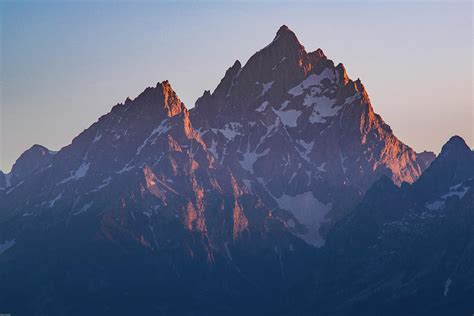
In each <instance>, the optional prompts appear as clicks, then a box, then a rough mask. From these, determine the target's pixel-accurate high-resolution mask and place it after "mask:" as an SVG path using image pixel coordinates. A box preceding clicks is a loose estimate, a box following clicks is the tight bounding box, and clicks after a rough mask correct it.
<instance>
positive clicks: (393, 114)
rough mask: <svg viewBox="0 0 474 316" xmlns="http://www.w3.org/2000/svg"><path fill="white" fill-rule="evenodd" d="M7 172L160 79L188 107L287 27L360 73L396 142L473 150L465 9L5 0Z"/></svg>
mask: <svg viewBox="0 0 474 316" xmlns="http://www.w3.org/2000/svg"><path fill="white" fill-rule="evenodd" d="M0 12H1V15H0V19H1V24H0V27H1V38H0V40H1V41H0V44H1V47H0V53H1V57H0V58H1V63H0V67H1V68H0V80H1V95H0V102H1V104H0V105H1V108H0V110H1V112H0V124H1V128H0V132H1V133H0V140H1V142H0V169H2V170H4V171H9V170H10V168H11V165H12V163H13V162H14V161H15V159H16V158H17V157H18V156H19V155H20V154H21V152H23V151H24V150H25V149H27V148H28V147H30V146H31V145H33V144H35V143H39V144H42V145H45V146H47V147H48V148H50V149H52V150H58V149H59V148H61V147H62V146H65V145H67V144H69V143H70V142H71V140H72V138H73V137H75V136H76V135H77V134H78V133H80V132H81V131H82V130H84V129H85V128H87V127H88V126H90V125H91V124H92V123H93V122H95V121H96V120H97V119H98V118H99V116H101V115H103V114H105V113H107V112H108V111H109V110H110V108H111V107H112V106H113V105H115V104H116V103H119V102H122V101H123V100H125V99H126V97H127V96H130V97H132V98H133V97H135V96H137V95H138V94H139V93H140V92H141V91H143V90H144V89H145V88H146V87H147V86H154V85H156V83H157V82H159V81H162V80H170V82H171V85H172V86H173V88H174V89H175V91H176V92H177V93H178V95H179V96H180V98H181V99H182V100H183V102H184V103H185V104H186V106H187V107H188V108H190V107H193V105H194V102H195V100H196V99H197V98H198V97H199V96H200V95H201V94H202V93H203V91H204V90H213V89H214V88H215V87H216V85H217V84H218V83H219V81H220V79H221V78H222V76H223V75H224V73H225V71H226V69H227V68H228V67H230V66H231V65H232V64H233V62H234V61H235V60H236V59H239V60H240V61H241V62H242V63H245V62H246V61H247V59H248V58H249V57H250V56H251V55H252V54H253V53H255V52H256V51H257V50H259V49H261V48H262V47H264V46H265V45H267V44H268V43H269V42H271V41H272V39H273V37H274V36H275V33H276V31H277V30H278V28H279V27H280V25H282V24H286V25H288V26H289V27H290V28H291V29H292V30H293V31H294V32H295V33H296V35H297V36H298V38H299V39H300V42H301V43H302V44H303V45H304V46H305V47H306V49H307V50H308V51H313V50H315V49H317V48H321V49H322V50H323V51H324V52H325V54H326V55H327V56H328V57H329V58H331V59H332V60H334V62H335V63H339V62H342V63H343V64H344V65H345V66H346V68H347V70H348V73H349V76H350V77H352V78H353V79H356V78H360V79H361V80H362V82H363V83H364V85H365V86H366V88H367V90H368V92H369V95H370V97H371V100H372V104H373V106H374V108H375V110H376V112H378V113H379V114H381V115H382V117H383V118H384V120H385V121H386V122H387V123H388V124H389V125H391V127H392V128H393V130H394V131H395V134H396V135H397V136H398V137H399V138H400V139H401V140H402V141H404V142H405V143H407V144H408V145H410V146H412V147H414V148H415V149H416V150H418V151H422V150H424V149H428V150H433V151H439V149H440V147H441V145H442V144H443V143H444V142H445V141H446V140H447V139H448V138H449V137H450V136H451V135H453V134H459V135H461V136H462V137H464V138H465V139H466V141H468V143H469V144H470V145H471V146H472V145H473V144H474V136H473V125H474V123H473V122H474V117H473V94H472V92H473V82H472V72H473V61H472V49H473V46H472V44H473V42H472V40H473V29H472V4H471V3H470V1H465V2H463V1H437V2H427V1H424V2H420V1H417V2H406V1H399V2H376V1H332V2H321V1H309V2H308V1H307V2H299V3H298V2H295V1H292V2H274V1H261V2H196V1H194V2H150V1H138V2H115V1H114V2H112V1H88V2H84V1H62V2H61V1H56V2H45V1H32V2H22V1H3V2H0Z"/></svg>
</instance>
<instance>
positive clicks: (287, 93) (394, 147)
mask: <svg viewBox="0 0 474 316" xmlns="http://www.w3.org/2000/svg"><path fill="white" fill-rule="evenodd" d="M191 119H192V121H193V124H194V126H196V128H197V129H198V130H199V131H200V133H201V136H202V138H203V140H204V141H205V143H206V145H207V147H208V148H209V149H210V150H211V151H212V152H213V153H214V155H215V157H216V158H217V159H218V160H219V162H221V163H222V164H223V165H224V166H228V167H229V168H230V169H231V170H232V172H233V173H234V174H235V175H236V176H237V177H238V178H240V179H244V180H245V182H246V183H247V184H248V187H249V189H250V190H251V191H252V192H253V193H256V194H258V195H260V196H262V197H263V198H264V200H265V202H266V203H267V204H269V205H275V206H279V207H280V208H281V209H286V210H287V211H290V212H289V213H290V214H286V215H282V216H283V217H286V218H287V220H288V222H287V223H288V225H289V226H293V230H294V233H295V234H296V235H298V236H301V237H302V238H303V239H304V240H306V241H307V242H308V243H311V244H313V245H316V246H321V245H322V244H323V243H324V236H323V235H324V229H319V226H322V227H324V225H326V226H327V224H332V223H335V222H336V221H337V220H338V219H339V218H340V217H342V216H343V215H345V214H347V211H348V210H350V209H351V208H352V207H353V206H354V205H355V204H356V203H357V202H358V201H359V200H360V198H361V196H362V194H363V193H364V192H365V191H366V190H367V188H369V187H370V185H371V184H372V183H373V182H374V181H376V180H377V179H378V178H379V177H380V176H381V175H387V176H389V177H390V178H391V179H392V180H393V181H394V182H395V183H397V184H398V185H400V184H401V183H402V182H408V183H412V182H413V181H415V180H416V179H418V177H419V176H420V174H421V173H422V171H423V170H424V169H425V168H426V167H427V166H428V165H429V163H430V161H431V160H432V159H434V155H430V154H429V153H424V154H423V155H421V156H418V155H417V154H416V153H415V152H414V151H413V150H412V149H411V148H410V147H408V146H406V145H404V144H403V143H402V142H401V141H399V140H398V139H397V138H396V137H395V135H394V134H393V132H392V130H391V129H390V127H389V126H388V125H387V124H386V123H385V122H384V121H383V120H382V118H381V117H380V116H379V115H377V114H375V113H374V110H373V108H372V105H371V103H370V99H369V96H368V94H367V92H366V90H365V88H364V86H363V85H362V83H361V82H360V81H359V80H357V81H353V80H351V79H350V78H348V76H347V73H346V71H345V69H344V66H343V65H342V64H339V65H337V66H335V65H334V63H333V62H332V61H331V60H329V59H327V57H326V56H325V55H324V53H323V52H322V51H321V50H320V49H318V50H316V51H314V52H311V53H307V52H306V50H305V49H304V47H303V46H302V45H301V44H300V43H299V41H298V39H297V38H296V36H295V34H294V33H293V32H292V31H291V30H289V29H288V28H287V27H286V26H282V27H281V28H280V29H279V30H278V32H277V34H276V37H275V39H274V40H273V41H272V42H271V43H270V44H269V45H268V46H267V47H265V48H263V49H262V50H260V51H259V52H257V53H256V54H255V55H253V56H252V57H251V58H250V59H249V61H248V62H247V63H246V65H245V66H244V67H241V64H240V63H239V62H238V61H236V62H235V64H234V65H233V66H232V67H231V68H230V69H229V70H228V71H227V72H226V74H225V76H224V78H223V79H222V80H221V82H220V84H219V85H218V86H217V87H216V89H215V90H214V92H213V93H212V94H211V93H210V92H209V91H206V92H205V93H204V95H203V96H202V97H201V98H200V99H199V100H198V101H197V102H196V107H195V108H194V109H192V110H191ZM301 200H303V202H302V203H296V201H301ZM286 205H287V206H289V207H285V206H286ZM292 206H294V207H292ZM296 206H297V207H296ZM295 223H296V225H295ZM314 225H317V226H318V228H317V229H316V230H315V229H314ZM326 228H327V227H326Z"/></svg>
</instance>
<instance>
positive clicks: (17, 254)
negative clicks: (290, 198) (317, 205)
mask: <svg viewBox="0 0 474 316" xmlns="http://www.w3.org/2000/svg"><path fill="white" fill-rule="evenodd" d="M16 179H18V180H20V179H22V180H21V181H19V182H18V180H16ZM11 181H12V183H11V185H9V187H8V189H7V190H3V191H0V210H1V211H0V262H2V269H1V271H0V306H1V307H2V308H5V309H7V310H10V311H14V312H15V313H17V314H19V315H21V314H24V315H42V314H67V315H76V314H77V315H83V314H84V313H88V311H89V310H94V311H99V310H101V311H102V312H104V313H105V312H106V313H111V314H112V313H130V312H132V310H130V308H132V307H134V306H135V307H136V306H142V309H141V311H140V312H141V313H142V314H148V313H149V314H156V313H159V312H162V313H165V314H176V313H177V314H186V313H191V312H193V311H195V310H196V309H198V310H199V309H203V310H205V311H206V313H207V314H220V313H222V312H224V311H227V310H228V309H229V306H233V308H232V310H231V311H232V313H235V314H240V313H243V312H244V311H248V308H249V307H246V306H238V305H236V304H235V301H239V300H248V299H249V297H260V300H259V301H258V302H254V303H253V304H252V307H253V308H254V309H255V308H263V306H265V305H266V304H268V302H270V301H271V300H272V299H274V297H277V296H278V295H279V293H280V292H283V290H284V289H285V288H286V287H287V286H289V285H290V284H292V283H294V282H296V281H297V280H300V279H301V278H302V277H303V274H302V271H304V269H302V268H301V266H303V265H305V264H306V263H307V262H311V260H312V257H313V252H312V249H311V247H310V246H308V245H307V244H306V243H304V242H303V241H301V240H300V239H299V238H297V237H295V236H293V234H291V233H290V232H289V231H288V230H287V228H286V226H285V223H283V222H282V221H281V220H279V219H278V218H277V217H273V216H272V209H271V208H269V207H267V206H266V205H265V204H264V203H262V201H261V199H260V198H259V197H258V196H256V195H254V194H251V193H250V192H249V191H248V189H247V187H246V186H245V184H244V183H243V182H242V181H240V180H238V179H237V178H236V177H235V176H234V174H233V173H232V171H230V170H229V169H228V168H225V167H222V166H221V165H220V164H219V162H218V161H216V160H215V158H214V156H213V155H212V153H211V151H209V150H208V149H207V146H206V145H205V143H204V142H203V141H202V139H201V137H200V135H199V133H197V132H196V131H195V130H194V128H193V126H192V124H191V122H190V119H189V113H188V111H187V109H186V108H185V107H184V105H183V103H182V102H181V101H180V100H179V98H178V96H177V95H176V93H175V92H174V91H173V89H172V88H171V85H170V84H169V83H168V82H166V81H164V82H162V83H159V84H158V85H157V86H156V87H150V88H147V89H146V90H145V91H144V92H143V93H141V94H140V95H139V96H138V97H137V98H135V99H134V100H131V99H127V100H126V101H125V102H124V103H123V104H118V105H116V106H115V107H113V109H112V110H111V112H110V113H108V114H106V115H104V116H102V117H101V118H100V119H99V120H98V121H97V122H96V123H94V124H93V125H92V126H90V127H89V128H88V129H86V130H85V131H83V132H82V133H81V134H80V135H79V136H77V137H76V138H75V139H74V140H73V141H72V143H71V144H70V145H68V146H66V147H64V148H62V149H61V150H60V151H59V152H57V153H55V154H54V155H53V154H50V153H49V151H47V150H46V149H44V148H43V147H39V146H35V147H33V148H32V149H30V150H28V151H27V152H25V153H24V154H22V156H21V157H20V158H19V159H18V161H17V163H16V164H15V166H14V167H13V169H12V172H11ZM296 254H298V257H296ZM303 259H304V260H303ZM31 271H36V272H34V273H32V272H31ZM57 280H62V281H61V282H59V283H58V282H57ZM269 280H271V281H269ZM191 287H192V288H193V290H192V292H189V293H188V291H191ZM186 289H189V290H186ZM84 293H89V295H88V296H87V297H84ZM144 293H147V294H146V295H145V294H144ZM184 293H187V295H188V296H189V298H188V303H189V304H188V305H183V304H182V302H181V297H182V295H183V294H184ZM76 297H83V298H82V299H81V300H80V301H78V300H77V299H76ZM215 297H221V303H220V304H214V305H213V307H211V306H210V305H209V303H208V301H207V300H209V299H213V298H215ZM119 302H124V303H125V302H129V305H125V306H122V305H121V304H120V303H119ZM150 302H153V303H152V304H151V303H150ZM127 308H129V309H128V310H127ZM227 312H228V311H227Z"/></svg>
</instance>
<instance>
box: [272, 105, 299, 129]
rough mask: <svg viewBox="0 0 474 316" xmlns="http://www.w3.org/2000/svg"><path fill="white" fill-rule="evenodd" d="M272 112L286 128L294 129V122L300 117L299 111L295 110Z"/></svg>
mask: <svg viewBox="0 0 474 316" xmlns="http://www.w3.org/2000/svg"><path fill="white" fill-rule="evenodd" d="M272 110H273V112H274V113H275V114H276V115H277V116H278V117H279V118H280V120H281V122H282V123H283V124H284V125H286V126H288V127H296V121H297V120H298V117H300V115H301V111H297V110H287V111H282V110H275V109H272Z"/></svg>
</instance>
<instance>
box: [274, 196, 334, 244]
mask: <svg viewBox="0 0 474 316" xmlns="http://www.w3.org/2000/svg"><path fill="white" fill-rule="evenodd" d="M275 200H276V202H277V203H278V206H279V207H280V208H281V209H285V210H288V211H290V212H291V213H292V214H293V216H294V217H295V218H296V219H297V220H298V222H300V223H301V224H302V225H304V226H305V227H306V229H307V233H305V234H303V235H300V237H301V238H302V239H303V240H304V241H305V242H307V243H308V244H310V245H313V246H315V247H318V248H319V247H322V246H323V245H324V242H325V240H324V239H323V238H322V237H321V235H320V234H319V228H320V227H321V224H322V223H324V222H325V221H326V219H325V216H326V214H328V212H329V211H330V210H331V208H332V203H328V204H324V203H322V202H320V201H319V200H318V199H317V198H315V197H314V195H313V193H312V192H311V191H308V192H304V193H301V194H298V195H295V196H290V195H287V194H283V195H282V196H281V197H279V198H275Z"/></svg>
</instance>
